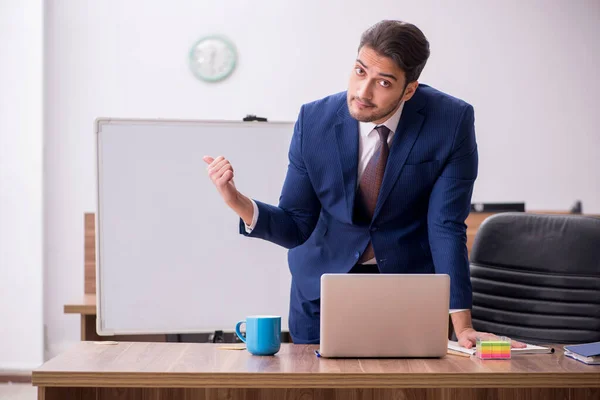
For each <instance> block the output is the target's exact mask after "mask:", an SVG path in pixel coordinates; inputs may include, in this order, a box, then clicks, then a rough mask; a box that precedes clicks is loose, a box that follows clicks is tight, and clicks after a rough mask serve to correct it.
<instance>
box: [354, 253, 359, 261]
mask: <svg viewBox="0 0 600 400" xmlns="http://www.w3.org/2000/svg"><path fill="white" fill-rule="evenodd" d="M358 257H360V253H359V252H358V251H357V252H356V253H354V258H356V259H357V260H358Z"/></svg>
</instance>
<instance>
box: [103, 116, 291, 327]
mask: <svg viewBox="0 0 600 400" xmlns="http://www.w3.org/2000/svg"><path fill="white" fill-rule="evenodd" d="M111 123H129V124H136V125H153V124H161V123H169V124H181V125H192V124H198V123H202V124H223V123H225V124H239V125H247V124H269V125H273V124H277V125H292V126H293V125H294V122H293V121H239V120H235V121H234V120H204V119H203V120H200V119H198V120H194V119H170V118H109V117H98V118H96V119H95V121H94V134H95V135H96V138H95V141H94V143H95V146H96V149H95V154H96V162H95V175H96V176H95V185H94V188H95V190H96V193H95V196H94V198H95V200H96V213H95V231H96V232H95V245H96V333H97V334H98V336H115V335H154V334H164V335H171V334H202V333H214V332H216V331H223V332H228V333H231V332H234V330H233V329H223V327H214V329H208V330H191V329H187V330H186V329H183V330H179V329H178V330H166V331H164V330H161V331H138V330H119V331H117V332H115V331H114V330H109V329H105V328H104V327H103V324H102V315H103V314H102V313H103V307H102V301H101V299H102V281H101V279H100V269H101V263H102V259H101V254H102V251H101V248H102V247H101V246H102V241H101V239H100V236H101V235H100V232H101V222H100V221H101V218H100V215H101V213H102V209H101V207H100V163H101V159H102V155H101V151H100V133H101V131H102V126H104V125H108V124H111ZM282 332H287V331H286V330H283V331H282Z"/></svg>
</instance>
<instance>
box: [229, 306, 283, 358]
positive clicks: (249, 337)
mask: <svg viewBox="0 0 600 400" xmlns="http://www.w3.org/2000/svg"><path fill="white" fill-rule="evenodd" d="M244 323H245V324H246V337H244V336H242V332H240V326H241V325H242V324H244ZM235 333H236V334H237V335H238V337H239V338H240V339H241V340H242V341H243V342H244V343H246V348H247V349H248V351H249V352H250V353H251V354H254V355H255V356H272V355H274V354H276V353H277V352H278V351H279V348H280V347H281V317H276V316H271V315H253V316H251V317H246V320H244V321H240V322H238V323H237V325H236V326H235Z"/></svg>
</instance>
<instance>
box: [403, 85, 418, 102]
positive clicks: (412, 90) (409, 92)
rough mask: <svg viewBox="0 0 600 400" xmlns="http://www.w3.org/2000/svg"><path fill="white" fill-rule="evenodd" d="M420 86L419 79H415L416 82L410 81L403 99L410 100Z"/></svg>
mask: <svg viewBox="0 0 600 400" xmlns="http://www.w3.org/2000/svg"><path fill="white" fill-rule="evenodd" d="M418 87H419V81H414V82H411V83H409V84H408V85H407V86H406V90H405V91H404V97H403V98H402V101H408V100H410V99H411V97H413V95H414V94H415V92H416V91H417V88H418Z"/></svg>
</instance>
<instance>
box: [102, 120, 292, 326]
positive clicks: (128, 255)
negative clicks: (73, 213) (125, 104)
mask: <svg viewBox="0 0 600 400" xmlns="http://www.w3.org/2000/svg"><path fill="white" fill-rule="evenodd" d="M96 128H97V129H96V130H97V171H96V172H97V173H96V175H97V200H98V204H97V213H96V215H97V217H96V219H97V221H96V227H97V234H96V238H97V247H96V248H97V249H98V251H97V262H96V266H97V267H96V269H97V270H96V283H97V296H98V314H97V315H98V316H97V331H98V334H100V335H114V334H145V333H165V334H168V333H204V332H214V331H215V330H224V331H232V330H233V328H234V326H235V323H236V322H237V321H238V320H241V319H243V318H244V317H245V316H247V315H252V314H275V315H281V317H282V329H283V330H287V329H288V308H289V293H290V273H289V269H288V264H287V250H286V249H284V248H282V247H279V246H277V245H274V244H272V243H269V242H266V241H263V240H260V239H255V238H248V237H244V236H242V235H240V234H239V227H238V223H239V219H238V217H237V215H236V214H235V213H234V212H233V211H232V210H230V209H229V208H228V207H227V206H226V205H225V204H224V203H223V201H222V199H221V197H220V196H219V194H218V192H217V190H216V188H215V187H214V185H213V184H212V182H211V181H210V179H209V178H208V175H207V173H206V164H205V163H204V161H203V160H202V157H203V156H204V155H211V156H213V157H216V156H218V155H223V156H225V157H227V158H228V159H229V160H230V161H231V163H232V165H233V167H234V170H235V182H236V186H237V188H238V189H239V190H240V191H241V192H242V193H245V194H246V195H248V196H249V197H251V198H255V199H258V200H261V201H265V202H268V203H270V204H277V203H278V200H279V195H280V191H281V187H282V185H283V180H284V178H285V174H286V170H287V164H288V158H287V154H288V149H289V144H290V140H291V136H292V132H293V123H287V122H286V123H283V122H280V123H272V122H268V123H267V122H219V121H175V120H124V119H99V120H98V121H97V124H96Z"/></svg>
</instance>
